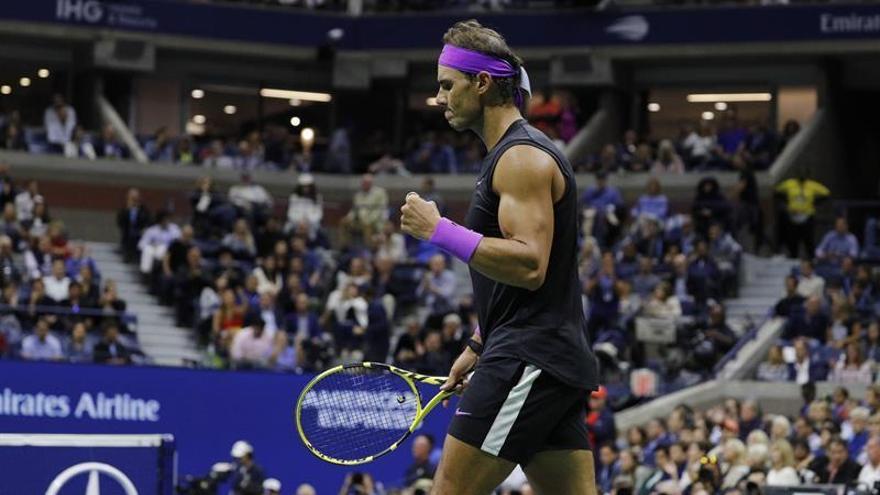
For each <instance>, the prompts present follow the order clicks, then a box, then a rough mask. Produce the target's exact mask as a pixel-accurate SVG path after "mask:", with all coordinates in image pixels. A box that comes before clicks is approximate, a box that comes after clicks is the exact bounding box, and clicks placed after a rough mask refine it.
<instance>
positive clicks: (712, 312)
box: [694, 304, 748, 435]
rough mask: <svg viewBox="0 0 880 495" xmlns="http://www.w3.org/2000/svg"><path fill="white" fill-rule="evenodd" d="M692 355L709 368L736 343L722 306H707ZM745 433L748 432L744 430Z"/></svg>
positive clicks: (700, 363)
mask: <svg viewBox="0 0 880 495" xmlns="http://www.w3.org/2000/svg"><path fill="white" fill-rule="evenodd" d="M697 337H698V340H697V342H696V347H695V349H694V356H695V357H696V359H697V362H698V364H699V365H700V367H701V368H703V369H711V368H712V366H714V365H715V363H717V362H718V360H719V359H720V358H721V357H723V356H724V354H726V353H727V352H728V351H729V350H730V349H731V348H733V345H734V344H735V343H736V334H735V333H733V330H731V329H730V326H728V325H727V317H726V314H725V311H724V307H723V306H722V305H720V304H712V305H711V306H710V307H709V321H708V322H707V323H706V325H705V327H703V328H700V329H699V331H698V334H697ZM743 434H744V435H747V434H748V432H744V433H743Z"/></svg>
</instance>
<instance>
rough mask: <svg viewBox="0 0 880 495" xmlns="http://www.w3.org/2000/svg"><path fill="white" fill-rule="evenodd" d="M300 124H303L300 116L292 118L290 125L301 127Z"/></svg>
mask: <svg viewBox="0 0 880 495" xmlns="http://www.w3.org/2000/svg"><path fill="white" fill-rule="evenodd" d="M300 124H302V119H300V118H299V117H291V118H290V125H292V126H294V127H299V125H300Z"/></svg>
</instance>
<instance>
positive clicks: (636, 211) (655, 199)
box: [631, 177, 669, 221]
mask: <svg viewBox="0 0 880 495" xmlns="http://www.w3.org/2000/svg"><path fill="white" fill-rule="evenodd" d="M631 215H632V218H633V219H638V218H640V217H641V216H642V215H647V216H649V217H651V218H655V219H657V220H661V221H663V220H666V217H667V215H669V198H667V197H666V195H665V194H663V193H662V190H661V187H660V180H659V179H657V177H651V178H650V179H648V182H647V184H646V185H645V193H644V194H642V195H641V196H639V199H638V200H637V201H636V204H635V206H633V208H632V212H631Z"/></svg>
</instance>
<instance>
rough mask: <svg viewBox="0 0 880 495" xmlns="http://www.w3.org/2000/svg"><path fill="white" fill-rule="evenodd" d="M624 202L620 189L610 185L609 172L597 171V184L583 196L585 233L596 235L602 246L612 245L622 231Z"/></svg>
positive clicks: (582, 206)
mask: <svg viewBox="0 0 880 495" xmlns="http://www.w3.org/2000/svg"><path fill="white" fill-rule="evenodd" d="M623 204H624V203H623V197H622V196H621V195H620V191H619V190H618V189H617V188H616V187H614V186H609V185H608V173H607V172H605V171H603V170H600V171H598V172H596V185H595V186H591V187H588V188H587V190H586V191H585V192H584V194H583V195H582V196H581V209H582V211H583V212H584V224H583V232H584V234H587V235H592V236H593V237H595V238H596V240H598V241H599V246H600V247H606V246H610V245H611V244H612V243H613V242H614V240H615V239H617V236H618V234H619V232H620V228H621V218H620V216H621V214H622V213H623V212H624V210H623Z"/></svg>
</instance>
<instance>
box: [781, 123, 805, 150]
mask: <svg viewBox="0 0 880 495" xmlns="http://www.w3.org/2000/svg"><path fill="white" fill-rule="evenodd" d="M800 130H801V125H800V123H798V121H796V120H794V119H789V120H787V121H786V122H785V125H783V126H782V135H781V136H780V137H779V151H780V152H781V151H782V150H783V149H785V147H786V146H787V145H788V143H790V142H791V140H792V139H793V138H794V137H795V135H797V133H798V132H800Z"/></svg>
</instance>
